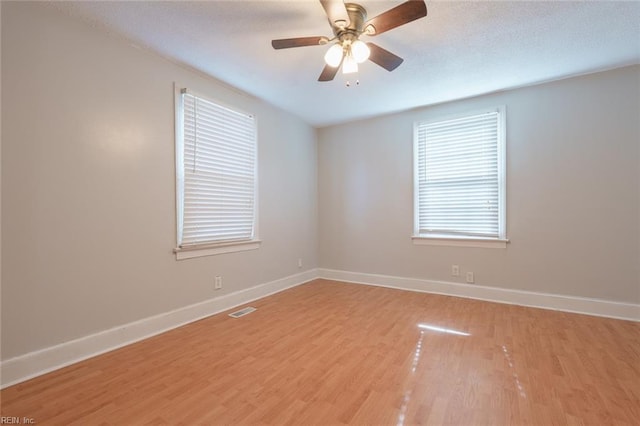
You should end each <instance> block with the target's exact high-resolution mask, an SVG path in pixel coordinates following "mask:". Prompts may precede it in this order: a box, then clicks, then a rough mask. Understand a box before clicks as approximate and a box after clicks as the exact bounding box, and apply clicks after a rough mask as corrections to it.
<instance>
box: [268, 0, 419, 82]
mask: <svg viewBox="0 0 640 426" xmlns="http://www.w3.org/2000/svg"><path fill="white" fill-rule="evenodd" d="M320 3H321V4H322V7H323V8H324V10H325V12H326V14H327V17H328V18H329V24H331V29H332V30H333V35H334V36H333V37H332V38H328V37H324V36H314V37H297V38H285V39H279V40H272V41H271V45H272V46H273V48H274V49H288V48H291V47H303V46H318V45H326V44H329V43H330V42H335V43H334V44H333V45H332V46H331V47H330V48H329V50H327V52H326V54H325V55H324V59H325V62H326V65H325V67H324V69H323V70H322V73H321V74H320V77H319V78H318V81H331V80H333V78H334V77H335V76H336V74H337V72H338V69H339V68H340V66H342V72H343V73H344V74H348V73H352V72H357V71H358V64H359V63H363V62H365V61H366V60H367V59H369V60H370V61H371V62H374V63H376V64H378V65H380V66H381V67H382V68H384V69H386V70H387V71H393V70H394V69H396V68H398V66H400V64H401V63H402V61H403V59H402V58H401V57H399V56H397V55H394V54H393V53H391V52H389V51H388V50H385V49H383V48H382V47H380V46H378V45H377V44H374V43H370V42H368V43H364V42H362V41H360V36H361V35H363V34H364V35H368V36H376V35H378V34H382V33H384V32H386V31H389V30H391V29H393V28H396V27H399V26H401V25H404V24H406V23H409V22H411V21H415V20H416V19H419V18H423V17H425V16H427V6H426V4H425V3H424V0H409V1H407V2H405V3H402V4H400V5H398V6H396V7H394V8H392V9H389V10H387V11H386V12H383V13H381V14H380V15H378V16H376V17H375V18H371V19H369V20H367V11H366V9H365V8H364V7H362V6H360V5H359V4H356V3H344V2H343V0H320Z"/></svg>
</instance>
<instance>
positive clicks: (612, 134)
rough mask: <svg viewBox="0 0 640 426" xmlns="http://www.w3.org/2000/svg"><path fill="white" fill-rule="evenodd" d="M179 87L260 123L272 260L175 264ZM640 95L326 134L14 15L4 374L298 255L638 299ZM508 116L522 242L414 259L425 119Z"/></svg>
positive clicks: (600, 90) (9, 63)
mask: <svg viewBox="0 0 640 426" xmlns="http://www.w3.org/2000/svg"><path fill="white" fill-rule="evenodd" d="M174 81H177V82H179V83H181V84H184V85H187V86H189V87H192V88H193V89H196V90H199V91H202V92H206V93H209V94H210V95H211V96H213V97H215V98H217V99H219V100H220V101H223V102H225V103H229V104H233V105H236V106H238V107H239V108H241V109H243V110H246V111H250V112H253V113H255V114H256V116H257V118H258V124H259V191H260V194H259V196H260V203H259V227H260V237H261V239H262V240H263V244H262V247H261V248H260V249H259V250H254V251H250V252H242V253H233V254H227V255H220V256H212V257H204V258H198V259H190V260H185V261H179V262H178V261H176V260H175V257H174V255H173V254H172V248H173V247H174V246H175V244H176V242H175V227H176V225H175V179H174V129H173V122H174V101H173V82H174ZM639 83H640V67H629V68H624V69H619V70H614V71H610V72H605V73H600V74H593V75H589V76H584V77H578V78H573V79H569V80H564V81H559V82H554V83H549V84H544V85H540V86H535V87H528V88H522V89H518V90H513V91H508V92H504V93H498V94H493V95H488V96H482V97H478V98H474V99H469V100H465V101H460V102H452V103H448V104H443V105H438V106H434V107H429V108H422V109H418V110H414V111H409V112H405V113H401V114H394V115H389V116H384V117H380V118H376V119H371V120H366V121H360V122H355V123H349V124H345V125H341V126H335V127H329V128H324V129H320V130H318V131H315V130H314V129H313V128H311V127H310V126H308V125H307V124H305V123H304V122H302V121H300V120H299V119H298V118H296V117H295V116H292V115H290V114H287V113H285V112H283V111H281V110H278V109H276V108H274V107H272V106H270V105H267V104H265V103H264V102H262V101H260V100H258V99H255V98H253V97H251V96H249V95H246V94H243V93H241V92H239V91H237V90H235V89H233V88H230V87H228V86H226V85H224V84H222V83H220V82H217V81H215V80H213V79H211V78H208V77H205V76H203V75H201V74H199V73H197V72H194V71H193V70H190V69H187V68H184V67H181V66H179V65H176V64H174V63H172V62H169V61H167V60H165V59H163V58H160V57H159V56H157V55H155V54H152V53H149V52H146V51H143V50H139V49H137V48H135V47H132V46H130V45H129V44H128V43H127V42H125V41H123V40H121V39H119V38H116V37H111V36H108V35H105V34H104V33H102V32H101V31H98V30H96V29H93V28H91V27H89V26H87V25H86V24H84V23H81V22H77V21H75V20H73V19H70V18H67V17H65V16H62V15H60V14H58V12H55V11H54V10H53V9H52V8H43V7H41V6H38V5H36V4H30V3H21V4H20V3H3V4H2V124H3V126H2V156H1V161H2V173H1V183H2V211H1V221H2V235H1V237H2V245H1V253H2V270H1V276H2V291H1V294H2V318H1V320H2V327H1V329H2V354H1V355H2V359H3V360H6V359H8V358H12V357H14V356H18V355H22V354H25V353H28V352H31V351H35V350H38V349H42V348H46V347H50V346H52V345H56V344H59V343H63V342H67V341H69V340H71V339H74V338H79V337H83V336H86V335H89V334H92V333H96V332H99V331H102V330H105V329H108V328H111V327H116V326H119V325H122V324H126V323H129V322H132V321H135V320H139V319H142V318H147V317H149V316H152V315H156V314H161V313H164V312H167V311H170V310H172V309H177V308H180V307H183V306H187V305H190V304H193V303H196V302H199V301H203V300H207V299H210V298H212V297H217V296H220V295H224V294H227V293H230V292H233V291H237V290H241V289H245V288H249V287H251V286H254V285H256V284H262V283H265V282H269V281H271V280H275V279H278V278H283V277H286V276H289V275H292V274H295V273H297V272H300V271H301V269H299V268H298V267H297V259H298V258H302V259H303V262H304V267H303V268H302V270H307V269H311V268H315V267H317V266H321V267H324V268H330V269H339V270H346V271H353V272H366V273H378V274H387V275H394V276H400V277H416V278H423V279H433V280H443V281H452V280H453V278H452V277H450V276H449V270H450V269H449V268H450V265H451V264H452V263H457V264H459V265H460V266H461V269H462V270H463V271H465V270H471V271H474V272H475V276H476V282H477V283H478V284H481V285H488V286H496V287H503V288H510V289H523V290H531V291H539V292H548V293H555V294H566V295H573V296H583V297H593V298H600V299H606V300H613V301H625V302H632V303H638V302H640V296H639V294H638V293H639V286H640V271H639V266H638V265H639V264H640V229H639V227H640V209H639V202H640V171H639V168H640V167H639V164H640V152H639V144H640V142H639V141H640V129H639V124H638V121H639V120H638V117H639V112H640V108H639V99H640V89H639V87H640V84H639ZM498 104H505V105H506V107H507V151H508V171H507V175H508V206H507V209H508V211H507V228H508V236H509V238H510V239H511V243H510V244H509V245H508V247H507V249H481V248H464V247H434V246H414V245H412V244H411V240H410V236H411V231H412V226H413V225H412V219H413V213H412V205H413V202H412V170H411V164H412V152H411V150H412V126H413V122H414V121H416V120H421V119H424V118H428V117H432V116H439V115H443V114H449V113H458V112H464V111H468V110H473V109H476V108H480V107H485V106H494V105H498ZM316 139H318V140H316ZM318 227H319V231H320V232H319V233H318V232H317V231H318ZM318 247H319V249H318ZM215 275H222V276H223V277H224V289H223V290H221V291H220V292H214V291H213V277H214V276H215Z"/></svg>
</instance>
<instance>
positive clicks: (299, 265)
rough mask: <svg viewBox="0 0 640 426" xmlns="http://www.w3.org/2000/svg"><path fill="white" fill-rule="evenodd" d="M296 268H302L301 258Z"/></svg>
mask: <svg viewBox="0 0 640 426" xmlns="http://www.w3.org/2000/svg"><path fill="white" fill-rule="evenodd" d="M298 268H302V258H299V259H298Z"/></svg>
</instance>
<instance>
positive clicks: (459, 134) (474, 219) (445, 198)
mask: <svg viewBox="0 0 640 426" xmlns="http://www.w3.org/2000/svg"><path fill="white" fill-rule="evenodd" d="M504 123H505V111H504V107H500V108H494V109H491V110H486V111H482V112H478V113H475V114H469V115H465V116H457V117H452V118H448V119H443V120H438V121H429V122H423V123H417V124H416V126H415V132H414V173H415V185H414V199H415V223H414V242H416V243H417V244H432V243H435V244H454V245H471V246H473V245H479V246H488V247H490V246H495V247H504V246H505V243H506V235H505V234H506V232H505V230H506V226H505V124H504ZM492 243H493V245H492Z"/></svg>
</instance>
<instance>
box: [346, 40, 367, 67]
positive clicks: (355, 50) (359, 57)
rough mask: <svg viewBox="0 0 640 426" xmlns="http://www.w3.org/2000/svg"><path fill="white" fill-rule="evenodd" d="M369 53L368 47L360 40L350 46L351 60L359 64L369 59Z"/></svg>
mask: <svg viewBox="0 0 640 426" xmlns="http://www.w3.org/2000/svg"><path fill="white" fill-rule="evenodd" d="M370 53H371V51H370V50H369V46H367V45H366V44H365V43H363V42H361V41H360V40H356V41H355V43H353V44H352V45H351V54H352V55H353V59H355V60H356V62H357V63H359V64H361V63H363V62H364V61H366V60H367V59H369V54H370Z"/></svg>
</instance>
